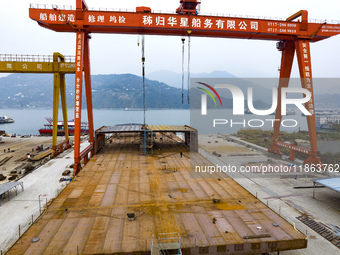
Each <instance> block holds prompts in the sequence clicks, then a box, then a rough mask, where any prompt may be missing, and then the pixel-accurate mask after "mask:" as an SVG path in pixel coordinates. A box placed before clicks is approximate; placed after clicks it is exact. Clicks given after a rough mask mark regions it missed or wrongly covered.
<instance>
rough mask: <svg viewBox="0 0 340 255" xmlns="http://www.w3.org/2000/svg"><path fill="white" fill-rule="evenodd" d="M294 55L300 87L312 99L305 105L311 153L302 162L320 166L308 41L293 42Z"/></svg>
mask: <svg viewBox="0 0 340 255" xmlns="http://www.w3.org/2000/svg"><path fill="white" fill-rule="evenodd" d="M295 47H296V55H297V59H298V64H299V71H300V78H301V86H302V88H304V89H307V90H308V91H309V92H310V93H311V95H312V97H311V99H310V100H309V102H307V103H305V107H306V109H307V110H308V111H309V112H310V113H311V115H309V116H306V117H307V125H308V131H309V139H310V145H311V150H312V153H311V154H310V156H309V157H308V158H307V159H306V160H305V161H304V163H305V164H321V160H320V158H319V157H318V156H317V151H318V148H317V137H316V125H315V107H314V92H313V79H312V64H311V56H310V45H309V40H307V39H299V40H296V41H295Z"/></svg>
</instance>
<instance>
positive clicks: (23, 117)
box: [0, 109, 307, 135]
mask: <svg viewBox="0 0 340 255" xmlns="http://www.w3.org/2000/svg"><path fill="white" fill-rule="evenodd" d="M226 111H230V115H229V116H231V114H232V113H231V110H229V109H228V110H226ZM4 115H7V116H8V117H11V118H13V119H14V120H15V122H14V123H10V124H1V125H0V130H5V131H6V132H7V133H9V134H13V133H16V134H21V135H29V134H31V135H38V134H39V129H40V128H42V127H43V126H44V124H47V121H46V119H45V117H52V109H0V116H4ZM73 116H74V110H73V109H69V110H68V119H69V120H71V119H73ZM93 116H94V127H95V129H97V128H100V127H102V126H113V125H116V124H124V123H143V111H124V110H114V109H94V110H93ZM253 117H254V116H253ZM271 117H275V116H271ZM289 117H290V118H293V119H296V120H297V121H298V123H299V125H298V126H297V127H295V128H288V129H284V128H282V130H284V131H288V132H295V131H297V130H298V129H299V128H300V130H307V124H306V118H305V117H303V116H301V115H300V114H298V113H297V114H296V115H293V116H289ZM243 118H245V119H247V121H248V119H250V118H252V115H244V116H243ZM259 118H263V119H268V116H256V119H259ZM59 120H62V114H61V110H60V111H59ZM82 121H87V113H86V110H83V111H82ZM146 123H147V124H149V125H190V110H147V111H146ZM191 123H192V124H193V123H195V122H194V121H192V122H191ZM193 127H195V126H193ZM196 128H199V127H196ZM241 128H242V127H241V126H240V125H235V126H234V127H230V126H229V127H226V128H224V129H223V132H221V133H224V134H232V133H236V132H237V131H238V130H239V129H241ZM263 129H267V130H270V129H272V128H271V125H269V124H268V123H266V125H265V126H264V127H263Z"/></svg>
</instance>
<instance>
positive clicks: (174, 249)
mask: <svg viewBox="0 0 340 255" xmlns="http://www.w3.org/2000/svg"><path fill="white" fill-rule="evenodd" d="M153 241H154V237H153V236H152V241H151V255H156V254H157V255H170V254H171V255H175V254H177V255H182V250H181V236H180V234H179V233H160V234H159V235H158V244H157V245H155V244H154V242H153Z"/></svg>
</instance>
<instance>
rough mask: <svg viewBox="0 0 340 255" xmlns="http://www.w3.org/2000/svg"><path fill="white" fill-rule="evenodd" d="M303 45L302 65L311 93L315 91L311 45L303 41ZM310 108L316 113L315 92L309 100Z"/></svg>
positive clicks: (307, 86)
mask: <svg viewBox="0 0 340 255" xmlns="http://www.w3.org/2000/svg"><path fill="white" fill-rule="evenodd" d="M301 46H302V66H303V73H304V79H305V84H306V89H308V90H309V91H310V92H311V93H313V89H312V87H313V84H312V69H311V62H310V52H309V45H308V44H307V43H306V42H302V43H301ZM308 110H309V112H310V113H311V114H314V102H313V94H312V98H311V99H310V100H309V102H308Z"/></svg>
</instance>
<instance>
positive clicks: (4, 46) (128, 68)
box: [0, 0, 340, 78]
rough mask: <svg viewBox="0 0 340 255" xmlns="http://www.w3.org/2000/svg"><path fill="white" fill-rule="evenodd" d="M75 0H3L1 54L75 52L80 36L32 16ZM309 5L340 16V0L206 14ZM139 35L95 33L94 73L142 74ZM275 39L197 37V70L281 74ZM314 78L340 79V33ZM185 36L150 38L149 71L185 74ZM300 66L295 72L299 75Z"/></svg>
mask: <svg viewBox="0 0 340 255" xmlns="http://www.w3.org/2000/svg"><path fill="white" fill-rule="evenodd" d="M75 2H76V1H75V0H1V1H0V31H1V40H0V53H1V54H36V55H50V54H52V53H53V52H55V51H58V52H60V53H62V54H64V55H74V54H75V35H74V34H73V33H57V32H53V31H50V30H47V29H44V28H42V27H40V26H39V25H38V24H37V23H36V22H35V21H33V20H31V19H30V18H29V16H28V9H29V4H30V3H43V4H59V5H60V4H65V5H72V6H75ZM86 2H87V4H88V6H89V8H99V7H107V8H128V9H135V7H136V6H149V7H151V8H152V9H153V10H163V11H165V10H169V11H175V10H176V8H177V7H178V6H179V0H124V1H122V0H120V1H118V0H87V1H86ZM301 9H305V10H308V12H309V18H312V19H327V20H340V1H339V0H323V1H320V0H302V1H301V0H285V1H278V0H257V1H254V0H243V1H242V0H239V1H229V0H202V5H201V13H212V14H214V13H223V14H240V15H255V16H268V17H281V18H286V17H288V16H290V15H291V14H293V13H295V12H297V11H299V10H301ZM137 37H138V36H137V35H108V34H105V35H100V34H93V35H92V40H91V42H90V43H91V68H92V74H113V73H114V74H120V73H133V74H137V75H140V74H141V63H140V58H141V52H140V48H139V47H137ZM275 44H276V42H274V41H270V42H267V41H257V40H256V41H252V40H236V39H217V38H192V46H191V47H192V58H191V60H192V61H191V71H192V72H193V73H201V72H212V71H214V70H221V71H227V72H230V73H232V74H234V75H237V76H240V77H278V67H279V65H280V59H281V53H280V52H278V51H277V50H276V46H275ZM311 50H312V51H311V54H312V68H313V75H314V77H337V78H339V77H340V61H339V60H340V36H334V37H332V38H329V39H326V40H324V41H321V42H317V43H314V44H312V46H311ZM181 57H182V56H181V38H180V37H169V36H167V37H165V36H147V37H146V68H147V69H146V70H147V73H151V72H154V71H157V70H171V71H175V72H178V73H180V72H181V69H182V66H181ZM294 65H295V68H294V70H293V76H295V77H297V76H298V72H297V70H296V60H295V64H294Z"/></svg>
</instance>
